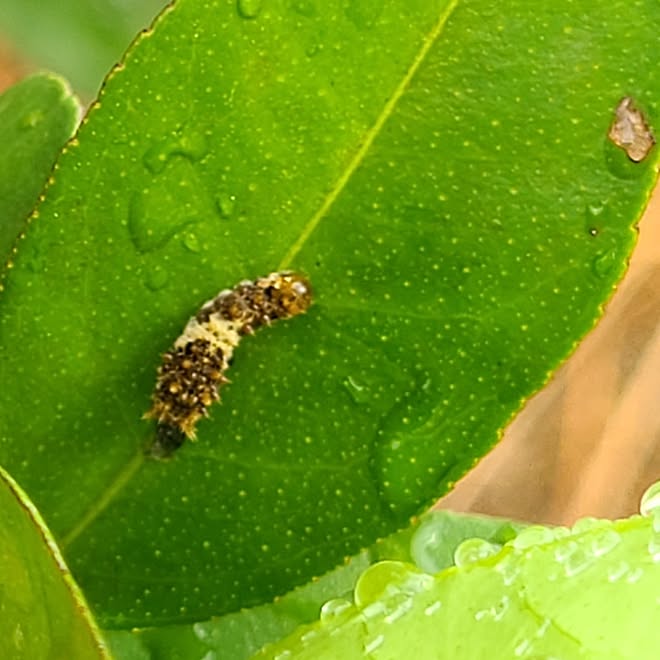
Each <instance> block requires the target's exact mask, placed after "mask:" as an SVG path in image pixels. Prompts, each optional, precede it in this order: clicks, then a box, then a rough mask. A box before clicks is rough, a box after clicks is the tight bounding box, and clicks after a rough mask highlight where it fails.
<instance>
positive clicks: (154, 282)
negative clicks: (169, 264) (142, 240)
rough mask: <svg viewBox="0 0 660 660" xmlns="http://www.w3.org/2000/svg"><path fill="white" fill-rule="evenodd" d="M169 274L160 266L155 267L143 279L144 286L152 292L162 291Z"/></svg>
mask: <svg viewBox="0 0 660 660" xmlns="http://www.w3.org/2000/svg"><path fill="white" fill-rule="evenodd" d="M169 277H170V276H169V273H168V271H167V270H165V269H164V268H163V267H162V266H156V267H155V268H153V269H151V270H150V271H149V272H148V274H147V277H146V279H145V285H146V287H147V288H148V289H151V290H152V291H158V290H159V289H162V288H163V287H164V286H165V285H166V284H167V281H168V280H169Z"/></svg>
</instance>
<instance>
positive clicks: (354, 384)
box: [344, 376, 371, 403]
mask: <svg viewBox="0 0 660 660" xmlns="http://www.w3.org/2000/svg"><path fill="white" fill-rule="evenodd" d="M344 385H345V387H346V389H347V390H348V393H349V394H350V395H351V398H352V399H353V401H355V403H367V402H368V401H369V399H370V398H371V397H370V395H369V388H368V387H367V385H365V384H363V383H361V382H360V381H359V380H358V379H357V378H354V377H353V376H348V377H347V378H346V380H345V381H344Z"/></svg>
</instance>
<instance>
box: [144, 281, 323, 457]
mask: <svg viewBox="0 0 660 660" xmlns="http://www.w3.org/2000/svg"><path fill="white" fill-rule="evenodd" d="M311 303H312V289H311V286H310V283H309V280H307V278H305V277H304V276H302V275H300V274H298V273H294V272H292V271H282V272H275V273H271V274H270V275H266V276H265V277H260V278H258V279H256V280H254V281H251V280H245V281H243V282H240V283H239V284H237V285H236V286H235V287H234V288H233V289H225V290H223V291H220V293H219V294H218V295H217V296H216V297H215V298H212V299H211V300H209V301H208V302H206V303H204V305H202V307H201V308H200V310H199V311H198V312H197V314H195V316H193V317H192V318H191V319H190V320H189V321H188V323H187V324H186V327H185V328H184V330H183V332H182V333H181V335H180V336H179V337H178V338H177V339H176V341H175V342H174V345H173V347H172V348H171V349H170V350H169V351H167V352H166V353H165V354H164V355H163V358H162V362H161V365H160V366H159V367H158V375H157V380H156V387H155V389H154V392H153V395H152V406H151V408H150V409H149V411H148V412H147V413H145V415H144V416H145V418H147V419H155V420H156V421H157V425H156V436H155V439H154V441H153V443H152V445H151V448H150V452H149V453H150V454H151V455H152V456H153V457H156V458H165V457H168V456H171V455H172V453H173V452H174V451H176V450H177V449H178V448H179V447H181V445H182V444H183V443H184V442H185V440H186V438H188V439H191V440H194V439H195V435H196V426H197V423H198V422H199V420H200V419H202V418H203V417H208V414H209V413H208V409H209V407H210V406H211V404H213V403H214V402H215V401H218V400H219V399H220V394H219V391H218V390H219V388H220V387H221V386H222V385H224V384H225V383H228V382H229V381H228V380H227V378H226V376H225V372H226V371H227V369H228V368H229V364H230V361H231V358H232V355H233V352H234V349H235V348H236V347H237V346H238V344H239V342H240V340H241V337H243V336H244V335H249V334H253V333H254V331H255V330H257V329H258V328H260V327H261V326H264V325H270V324H271V323H272V322H273V321H277V320H278V319H288V318H291V317H293V316H297V315H298V314H302V313H303V312H305V311H307V309H308V308H309V306H310V305H311Z"/></svg>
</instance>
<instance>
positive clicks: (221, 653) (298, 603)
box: [108, 511, 523, 660]
mask: <svg viewBox="0 0 660 660" xmlns="http://www.w3.org/2000/svg"><path fill="white" fill-rule="evenodd" d="M522 527H523V526H522V525H520V524H519V523H512V522H510V521H507V520H500V519H496V518H486V517H480V516H465V515H457V514H453V513H450V512H448V511H434V512H430V513H427V514H425V515H424V516H422V517H421V519H420V520H416V521H415V523H414V524H413V525H411V526H410V527H409V528H407V529H405V530H402V531H400V532H397V533H395V534H392V535H391V536H388V537H387V538H385V539H382V540H380V541H378V542H377V543H376V544H374V545H373V546H372V547H371V548H369V549H368V550H365V551H363V552H361V553H360V554H359V555H356V556H354V557H351V558H350V560H349V561H347V562H346V564H345V565H344V566H341V567H339V568H337V569H335V570H333V571H331V572H330V573H328V574H326V575H324V576H322V577H321V578H319V579H318V580H315V581H313V582H311V583H309V584H307V585H305V586H303V587H299V588H298V589H295V590H294V591H292V592H290V593H288V594H286V595H284V596H282V597H281V598H278V599H277V601H276V602H274V603H269V604H267V605H260V606H259V607H253V608H251V609H249V610H243V611H241V612H235V613H232V614H228V615H226V616H224V617H218V618H214V619H211V620H209V621H198V622H196V623H194V624H188V625H180V626H163V627H160V628H147V629H144V630H133V631H130V632H128V631H108V642H109V644H110V645H111V648H112V650H113V652H114V655H115V658H116V660H135V659H138V658H143V657H144V658H150V659H151V660H158V659H160V658H163V659H164V658H172V657H176V658H193V657H195V658H196V657H199V658H201V657H205V655H206V654H208V653H212V654H214V657H215V658H217V660H247V659H248V658H250V657H252V655H253V654H254V653H256V652H257V651H258V650H259V649H260V648H261V647H262V646H264V645H265V644H266V643H268V642H271V643H272V642H276V641H278V640H280V639H281V638H283V637H286V636H287V635H289V634H291V633H292V632H293V631H294V630H295V629H296V628H297V627H298V626H301V625H303V624H308V623H313V622H314V621H316V620H317V619H318V617H319V612H320V611H321V610H322V608H323V611H324V612H325V613H326V614H327V613H328V612H331V611H332V610H333V607H335V606H336V605H338V606H339V609H341V601H339V600H336V599H341V598H345V597H350V595H351V593H352V591H353V588H354V587H355V583H356V581H357V579H358V578H359V577H360V575H361V574H362V573H363V572H364V571H365V570H366V569H367V568H368V567H369V566H370V565H372V564H375V563H376V562H378V561H381V560H384V559H388V560H392V559H393V560H398V561H406V562H414V563H415V564H416V565H417V566H419V567H423V569H424V570H427V571H432V572H438V571H440V570H441V569H444V568H447V567H448V566H453V564H454V556H453V555H454V550H455V549H456V547H457V546H458V545H459V543H460V542H462V541H464V540H466V539H470V538H475V537H478V538H480V539H483V540H485V541H488V542H492V543H500V544H502V543H505V542H506V541H508V540H510V539H512V538H514V537H515V536H516V534H517V532H518V531H520V530H521V529H522ZM326 603H328V604H327V605H326Z"/></svg>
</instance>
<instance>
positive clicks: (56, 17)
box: [0, 0, 167, 97]
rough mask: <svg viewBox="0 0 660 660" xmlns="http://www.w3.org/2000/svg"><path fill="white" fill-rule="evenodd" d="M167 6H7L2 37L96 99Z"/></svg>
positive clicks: (122, 1)
mask: <svg viewBox="0 0 660 660" xmlns="http://www.w3.org/2000/svg"><path fill="white" fill-rule="evenodd" d="M166 4H167V0H139V2H138V1H136V0H58V1H57V2H43V0H2V3H0V34H1V35H3V36H4V37H5V38H6V39H9V40H11V41H12V42H13V44H14V46H15V48H16V49H20V50H21V52H22V53H23V54H24V55H25V56H26V57H27V58H29V59H30V60H31V61H33V62H35V63H36V64H37V65H38V66H40V67H46V68H47V69H51V70H53V71H57V72H59V73H61V74H63V75H64V76H65V77H66V78H67V79H69V80H70V81H71V84H72V85H73V87H74V89H75V90H76V91H77V92H79V93H81V94H84V95H86V96H89V97H91V96H92V95H93V94H95V93H96V91H97V90H98V88H99V86H100V85H101V81H102V80H103V76H105V74H106V73H107V72H108V69H110V68H111V67H112V66H113V65H114V64H115V63H116V62H117V61H118V60H119V59H120V57H121V55H122V53H123V52H124V51H125V50H126V48H127V47H128V45H129V43H130V42H131V39H133V37H134V36H135V33H136V32H138V31H139V30H141V29H142V28H146V27H147V26H148V25H149V23H150V21H151V20H152V19H153V18H154V16H155V15H156V14H157V13H158V11H160V10H161V9H162V8H163V7H164V6H165V5H166Z"/></svg>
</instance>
